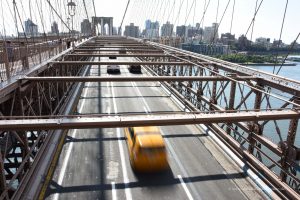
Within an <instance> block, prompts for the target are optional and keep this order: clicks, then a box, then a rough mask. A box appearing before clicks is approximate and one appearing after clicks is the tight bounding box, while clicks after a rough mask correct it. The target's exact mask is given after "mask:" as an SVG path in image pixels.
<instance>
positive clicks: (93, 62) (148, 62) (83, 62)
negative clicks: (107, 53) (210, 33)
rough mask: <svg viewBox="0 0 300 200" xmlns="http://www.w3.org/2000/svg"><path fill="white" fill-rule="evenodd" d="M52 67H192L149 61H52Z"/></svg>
mask: <svg viewBox="0 0 300 200" xmlns="http://www.w3.org/2000/svg"><path fill="white" fill-rule="evenodd" d="M51 64H54V65H194V64H191V63H187V62H151V61H53V62H51Z"/></svg>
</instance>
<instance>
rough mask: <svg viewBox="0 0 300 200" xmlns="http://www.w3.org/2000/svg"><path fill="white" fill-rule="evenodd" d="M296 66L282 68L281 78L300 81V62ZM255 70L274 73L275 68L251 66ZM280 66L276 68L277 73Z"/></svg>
mask: <svg viewBox="0 0 300 200" xmlns="http://www.w3.org/2000/svg"><path fill="white" fill-rule="evenodd" d="M295 63H296V66H282V68H281V70H280V72H279V73H278V75H279V76H283V77H285V78H289V79H294V80H298V81H300V62H295ZM249 67H251V68H253V69H257V70H261V71H265V72H269V73H273V68H274V66H261V65H259V66H249ZM279 68H280V66H276V67H275V73H276V72H277V71H278V69H279Z"/></svg>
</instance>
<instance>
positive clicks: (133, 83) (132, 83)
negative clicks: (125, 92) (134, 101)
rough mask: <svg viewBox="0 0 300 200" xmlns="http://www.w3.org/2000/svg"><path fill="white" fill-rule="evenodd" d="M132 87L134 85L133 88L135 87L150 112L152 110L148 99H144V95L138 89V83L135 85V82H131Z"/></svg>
mask: <svg viewBox="0 0 300 200" xmlns="http://www.w3.org/2000/svg"><path fill="white" fill-rule="evenodd" d="M131 85H132V87H134V88H135V89H136V91H137V93H138V95H139V97H141V98H142V100H143V102H144V104H145V106H146V108H147V110H148V111H150V110H151V109H150V108H149V106H148V103H147V102H146V99H145V98H144V97H143V95H142V93H141V91H140V89H139V88H138V87H137V85H136V83H135V82H131Z"/></svg>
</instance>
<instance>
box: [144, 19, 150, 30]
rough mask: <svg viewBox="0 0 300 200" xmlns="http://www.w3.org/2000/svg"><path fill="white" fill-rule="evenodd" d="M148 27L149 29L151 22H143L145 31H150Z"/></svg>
mask: <svg viewBox="0 0 300 200" xmlns="http://www.w3.org/2000/svg"><path fill="white" fill-rule="evenodd" d="M150 27H151V20H150V19H147V20H146V21H145V29H146V30H147V29H150Z"/></svg>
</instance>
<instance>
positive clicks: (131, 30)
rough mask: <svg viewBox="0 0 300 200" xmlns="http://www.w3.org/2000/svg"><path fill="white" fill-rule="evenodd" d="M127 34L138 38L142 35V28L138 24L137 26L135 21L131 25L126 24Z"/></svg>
mask: <svg viewBox="0 0 300 200" xmlns="http://www.w3.org/2000/svg"><path fill="white" fill-rule="evenodd" d="M124 35H125V36H129V37H135V38H138V37H139V36H140V30H139V27H138V26H135V25H134V23H130V25H129V26H125V31H124Z"/></svg>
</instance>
